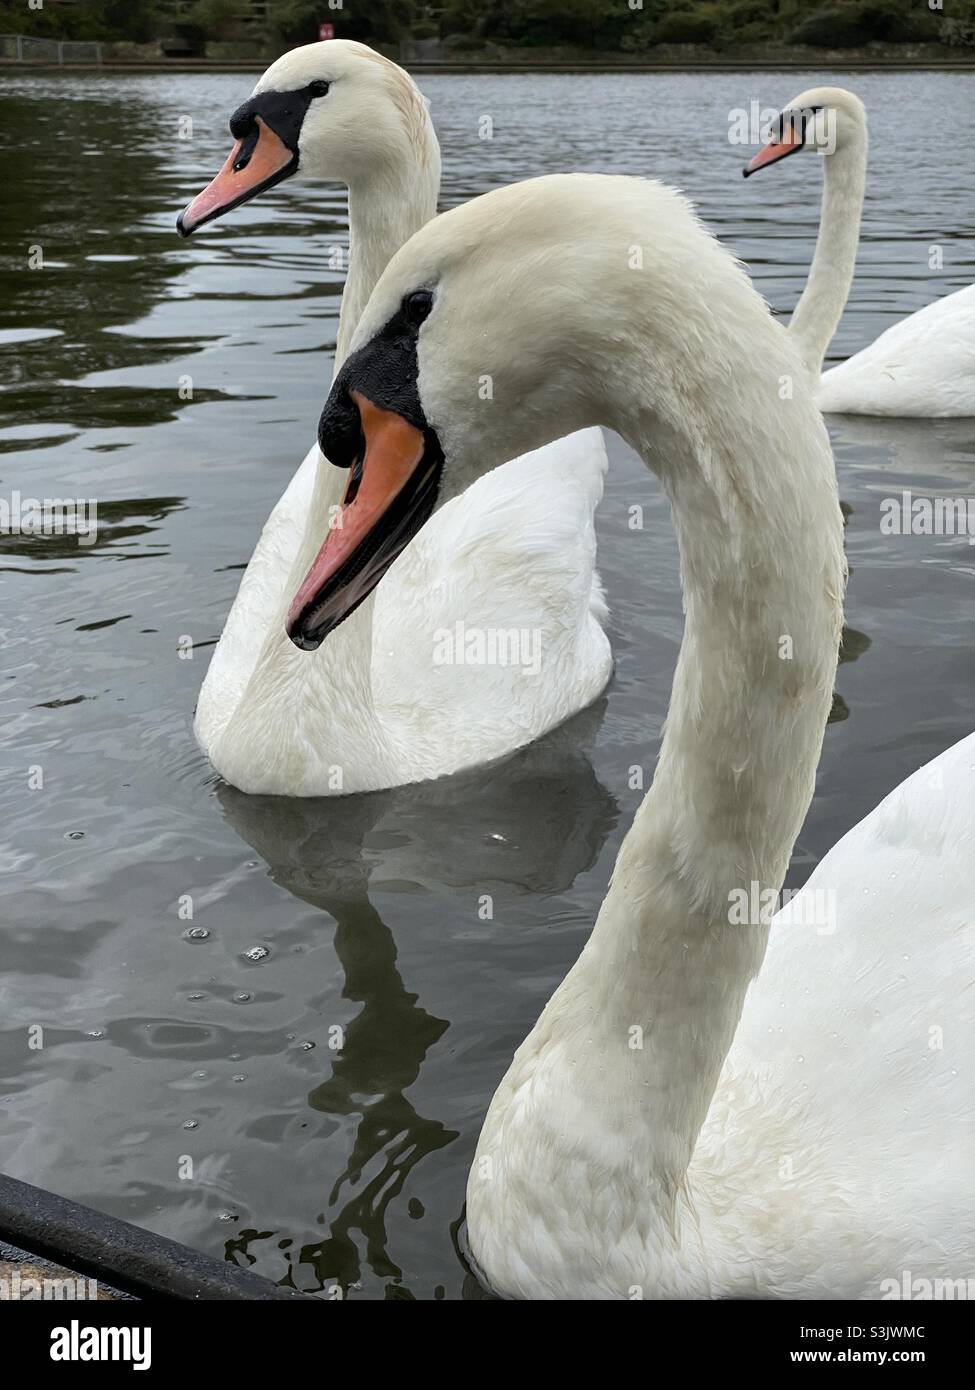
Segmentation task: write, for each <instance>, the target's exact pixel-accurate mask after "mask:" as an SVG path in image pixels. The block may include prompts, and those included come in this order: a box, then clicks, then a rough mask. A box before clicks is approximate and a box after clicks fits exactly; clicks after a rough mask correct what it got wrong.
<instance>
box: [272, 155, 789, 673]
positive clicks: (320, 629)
mask: <svg viewBox="0 0 975 1390" xmlns="http://www.w3.org/2000/svg"><path fill="white" fill-rule="evenodd" d="M723 298H724V299H725V301H726V307H727V309H728V318H729V321H731V322H734V323H736V326H737V324H740V323H741V322H742V315H743V314H744V315H751V317H752V319H755V318H757V320H758V327H759V333H760V334H761V333H764V332H765V331H766V328H767V330H768V333H775V334H776V335H777V337H778V338H781V337H783V335H782V334H781V330H779V329H776V326H775V325H774V324H773V323H772V320H771V318H770V317H769V316H768V314H767V310H766V309H765V306H764V305H763V304H762V302H761V301H760V300H759V298H758V296H757V295H755V293H754V291H753V290H752V289H751V287H750V285H749V283H748V281H747V277H745V276H744V274H743V272H742V271H741V270H740V268H739V267H738V266H736V264H735V262H734V261H733V259H732V258H731V257H730V256H729V255H728V253H727V252H725V251H724V250H722V249H721V248H720V246H719V245H718V243H717V242H716V241H715V240H714V238H712V237H711V236H710V235H709V234H707V233H706V232H705V231H704V230H703V229H702V228H701V226H700V224H699V223H698V221H697V218H696V217H695V216H694V214H693V212H692V211H691V209H690V207H689V205H688V204H687V203H686V201H685V200H684V199H683V198H682V197H681V196H680V195H679V194H677V193H675V192H673V191H672V190H670V189H667V188H664V187H663V186H661V185H660V184H656V183H652V182H645V181H642V180H638V179H628V178H618V177H612V176H606V175H593V174H568V175H565V174H563V175H549V176H546V177H544V178H539V179H531V180H528V181H525V182H523V183H519V184H512V185H508V186H507V187H504V188H499V189H495V190H494V191H492V192H491V193H487V194H484V195H483V196H481V197H479V198H475V199H472V200H471V201H470V202H468V203H465V204H463V205H462V206H460V207H457V208H454V209H452V210H451V211H449V212H447V213H444V214H442V215H441V216H440V217H438V218H435V219H433V221H432V222H429V223H427V224H426V226H424V227H422V228H421V229H420V231H418V232H417V233H416V234H415V235H414V236H413V237H412V238H411V239H410V240H409V241H408V242H407V243H406V245H405V246H403V247H402V248H401V249H400V250H399V251H398V252H397V253H396V255H395V256H394V257H393V258H392V260H391V261H390V263H389V265H388V266H387V268H386V270H385V271H384V273H383V275H382V276H381V278H380V280H379V282H378V284H377V286H376V288H375V289H374V291H373V294H372V297H371V299H370V300H369V303H368V305H367V306H366V309H365V312H364V314H363V316H362V318H361V319H360V322H359V324H358V326H357V328H356V332H355V336H354V338H353V340H352V344H351V351H350V354H349V356H348V357H347V358H346V360H345V362H344V364H343V366H342V368H341V370H340V371H339V373H338V375H337V376H336V378H335V381H334V383H333V386H332V390H331V392H330V394H329V397H328V400H327V401H326V404H325V408H324V410H323V412H322V416H321V421H320V427H319V443H320V445H321V448H322V451H323V453H324V454H325V457H326V458H328V459H329V460H330V461H331V462H332V463H333V464H334V465H337V466H339V467H345V468H348V469H349V470H350V477H349V485H348V490H347V493H346V499H345V502H344V504H343V507H342V509H341V511H340V513H339V515H338V517H337V518H336V524H335V525H334V526H333V528H332V529H331V530H330V532H329V533H328V535H327V536H326V539H325V542H324V544H323V546H322V548H321V550H320V551H319V554H318V556H317V557H316V559H315V561H314V563H313V565H312V567H311V569H310V571H309V573H308V575H307V576H306V578H305V581H304V583H303V584H302V586H301V589H300V591H299V593H298V594H297V596H296V598H295V600H294V602H293V603H292V605H291V609H290V612H289V616H288V632H289V635H290V637H291V639H292V641H293V642H295V644H296V645H298V646H299V647H304V648H314V647H316V646H318V645H319V643H320V642H321V641H322V640H323V639H324V637H325V636H326V635H327V634H328V632H329V631H331V630H332V629H333V628H334V627H336V626H337V625H338V624H339V623H340V622H342V621H343V619H344V618H345V617H347V616H348V614H349V613H350V612H351V611H352V610H353V608H354V607H355V606H356V605H357V604H358V603H359V602H361V601H362V598H363V597H364V596H365V595H366V593H368V592H369V590H371V589H372V588H373V587H374V586H375V585H376V584H377V583H378V582H379V581H380V579H381V578H382V575H383V574H384V573H385V571H386V570H387V569H388V568H389V566H390V565H391V564H392V562H393V560H395V558H396V557H397V555H399V554H400V552H401V551H402V550H403V549H404V547H405V546H406V545H407V544H408V543H409V541H410V540H411V538H412V537H413V536H414V535H415V534H416V533H417V531H418V530H419V529H420V527H421V526H423V525H424V523H425V522H426V521H427V519H428V518H429V517H430V515H431V514H432V513H433V512H434V511H435V510H436V509H437V508H438V507H440V506H442V505H443V504H444V503H445V502H446V501H448V500H449V499H450V498H452V497H454V496H456V495H457V494H459V493H460V492H463V491H464V490H466V489H467V488H468V487H469V486H470V485H471V484H472V483H473V482H475V481H476V479H477V478H478V477H480V476H481V475H483V474H485V473H487V472H489V471H490V470H491V469H493V468H495V467H497V466H498V465H500V464H503V463H504V462H505V461H506V460H508V459H512V458H516V457H518V456H520V455H522V454H525V453H528V452H529V451H531V450H532V449H535V448H538V447H540V446H541V445H543V444H546V443H548V442H550V441H551V440H554V439H557V438H559V437H561V436H563V435H566V434H570V433H572V432H573V431H575V430H579V429H583V428H585V427H587V426H591V425H597V424H605V425H608V426H610V427H612V428H616V429H619V430H620V431H621V433H624V434H625V435H627V436H628V437H630V438H631V439H636V438H638V437H639V438H642V437H644V435H645V432H646V431H645V429H644V418H645V416H646V415H648V414H649V415H650V416H652V417H653V418H654V420H657V419H661V420H662V421H663V424H664V426H665V427H669V428H681V427H682V426H683V424H684V420H685V419H686V412H687V402H688V400H691V399H697V400H700V399H701V398H702V396H703V395H704V394H705V393H707V392H708V391H712V392H713V391H714V390H715V389H721V388H720V387H715V385H714V384H713V382H712V381H711V380H710V379H709V376H710V377H713V375H714V369H713V365H712V366H711V367H708V365H707V359H708V358H709V353H708V352H707V351H706V349H707V348H708V347H712V337H713V336H714V335H717V336H718V337H719V339H720V329H719V328H716V327H715V311H716V310H718V309H720V306H721V301H722V299H723ZM743 299H744V301H745V302H743ZM709 335H711V336H709ZM762 341H763V343H764V340H762ZM734 350H735V344H734V342H733V341H731V342H729V343H723V342H720V341H719V342H718V347H717V348H716V349H714V350H713V351H712V352H711V353H710V361H711V363H712V364H713V362H714V360H715V358H716V357H721V356H722V355H724V356H725V357H726V354H727V353H728V352H729V351H734ZM763 350H764V346H763V348H761V349H758V351H760V352H761V351H763ZM772 350H774V344H772ZM692 381H694V382H695V383H697V384H698V389H697V394H696V395H695V393H694V388H692V387H691V386H690V382H692ZM682 416H683V418H682ZM646 428H648V429H649V428H652V426H650V425H648V426H647V427H646ZM552 500H553V506H554V505H557V499H554V498H553V499H552ZM512 524H513V525H517V524H518V523H517V517H512ZM474 563H476V557H475V559H474Z"/></svg>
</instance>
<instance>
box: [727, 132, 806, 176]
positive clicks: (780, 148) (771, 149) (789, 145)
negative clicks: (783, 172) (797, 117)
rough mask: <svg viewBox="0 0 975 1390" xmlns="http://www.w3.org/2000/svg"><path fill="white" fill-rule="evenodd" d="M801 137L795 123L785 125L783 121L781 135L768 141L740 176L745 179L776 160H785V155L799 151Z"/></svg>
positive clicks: (801, 142)
mask: <svg viewBox="0 0 975 1390" xmlns="http://www.w3.org/2000/svg"><path fill="white" fill-rule="evenodd" d="M802 145H803V137H802V133H801V130H800V129H799V128H798V125H797V122H796V121H790V122H788V123H786V122H785V121H783V128H782V134H781V135H780V136H778V137H777V138H776V139H774V140H770V141H769V142H768V144H767V145H763V146H762V148H761V149H760V150H759V151H758V153H757V154H756V155H753V156H752V158H751V159H750V160H749V161H748V163H747V164H746V165H745V167H744V169H742V171H741V172H742V174H743V175H744V176H745V178H746V179H747V178H748V177H749V175H750V174H755V173H757V172H758V170H759V169H764V168H765V166H766V164H774V163H775V162H776V160H779V159H785V157H786V155H787V154H795V152H796V150H801V149H802Z"/></svg>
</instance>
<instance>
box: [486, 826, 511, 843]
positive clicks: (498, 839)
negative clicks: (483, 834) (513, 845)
mask: <svg viewBox="0 0 975 1390" xmlns="http://www.w3.org/2000/svg"><path fill="white" fill-rule="evenodd" d="M487 838H488V839H489V840H492V841H493V842H494V843H495V844H496V845H506V844H507V843H508V839H507V836H505V835H501V834H499V833H498V831H497V830H492V831H491V833H490V834H489V835H488V837H487Z"/></svg>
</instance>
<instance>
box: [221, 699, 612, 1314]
mask: <svg viewBox="0 0 975 1390" xmlns="http://www.w3.org/2000/svg"><path fill="white" fill-rule="evenodd" d="M605 707H606V702H605V700H600V701H598V702H597V703H596V704H595V705H593V706H592V707H591V708H590V709H588V710H585V711H583V712H582V713H581V714H579V715H577V716H576V717H575V718H574V719H572V720H570V721H569V722H568V723H567V724H565V725H563V726H562V727H561V728H559V729H556V730H554V731H553V732H552V733H551V734H549V735H548V736H547V737H545V738H544V739H541V740H540V741H539V742H537V743H535V744H532V745H530V746H529V747H528V748H525V749H523V750H521V751H520V752H518V753H516V754H514V755H512V756H511V757H510V758H507V759H505V760H504V761H502V762H500V763H498V764H495V765H493V766H491V767H488V768H478V769H476V770H474V771H471V772H469V773H464V774H458V775H457V776H454V777H450V778H443V779H440V780H438V781H434V782H427V783H421V784H419V785H416V786H408V787H400V788H396V789H394V790H392V791H388V792H377V793H373V794H370V795H368V796H356V797H338V798H323V799H314V800H301V799H291V798H277V797H254V796H247V795H245V794H243V793H241V792H239V791H237V790H236V789H235V788H232V787H230V786H226V785H223V786H221V787H220V789H219V793H218V794H219V799H220V804H221V806H222V808H223V812H224V816H225V817H226V819H227V821H228V822H229V823H230V825H231V826H232V827H233V829H234V830H235V831H236V832H237V833H238V834H239V835H240V836H241V838H242V839H244V840H245V841H246V842H247V843H248V844H249V845H251V846H252V847H253V848H254V849H255V850H256V851H257V853H258V854H259V855H260V856H261V857H262V858H263V859H264V860H265V862H266V863H267V865H268V868H269V870H270V876H271V878H272V879H273V880H274V882H275V883H277V884H279V885H280V886H281V887H282V888H285V889H287V891H288V892H289V893H292V894H293V895H294V896H295V897H296V898H298V899H301V900H302V901H303V902H306V903H310V904H311V905H312V906H314V907H317V908H320V909H321V910H322V911H323V912H326V913H328V915H329V916H330V917H332V918H333V919H334V922H335V927H334V947H335V953H336V955H337V956H338V959H339V961H340V963H341V968H342V971H343V973H344V987H343V990H342V995H343V997H344V998H346V999H350V1000H353V1001H355V1002H356V1003H357V1004H359V1005H360V1006H361V1007H360V1008H359V1011H358V1013H357V1014H356V1015H355V1017H354V1018H353V1019H352V1021H351V1022H350V1023H349V1024H348V1025H347V1026H346V1027H345V1029H344V1038H343V1042H342V1047H341V1049H340V1050H338V1051H336V1052H335V1053H330V1054H329V1061H330V1071H329V1074H328V1075H325V1076H323V1077H322V1079H321V1081H320V1083H319V1084H318V1085H316V1086H315V1087H314V1088H313V1089H312V1090H311V1091H310V1093H309V1095H308V1104H309V1106H311V1108H312V1109H314V1110H316V1111H318V1112H321V1113H324V1114H327V1115H330V1116H334V1117H337V1118H347V1117H354V1130H353V1131H352V1133H353V1138H352V1142H351V1144H350V1145H349V1147H348V1152H347V1155H346V1158H345V1162H344V1166H343V1168H342V1170H341V1171H340V1172H334V1173H323V1174H322V1194H323V1205H324V1212H325V1216H324V1218H323V1223H324V1224H325V1225H326V1227H327V1232H328V1234H327V1235H326V1236H325V1237H324V1238H323V1239H322V1240H320V1241H318V1242H315V1243H306V1244H304V1245H302V1246H301V1247H299V1248H298V1249H297V1251H296V1252H292V1253H290V1254H289V1255H288V1259H289V1281H293V1282H294V1283H295V1284H296V1285H297V1286H298V1287H301V1288H304V1289H306V1290H307V1289H308V1288H309V1279H308V1273H307V1270H308V1268H309V1267H310V1269H311V1271H312V1272H313V1275H314V1285H313V1287H315V1288H318V1289H323V1288H326V1287H328V1286H329V1285H334V1284H335V1283H338V1284H341V1285H342V1286H343V1288H348V1287H349V1286H350V1285H354V1284H355V1283H357V1281H358V1280H359V1278H360V1277H361V1275H362V1273H363V1270H362V1264H361V1255H360V1246H361V1245H362V1244H364V1249H365V1261H366V1264H367V1265H368V1268H369V1270H371V1271H372V1273H373V1274H374V1275H375V1276H377V1277H379V1278H384V1279H391V1280H399V1279H401V1278H403V1277H404V1267H403V1261H404V1260H407V1259H408V1255H401V1256H400V1258H399V1259H397V1257H396V1255H395V1254H394V1253H391V1252H390V1250H389V1249H388V1235H387V1212H388V1211H389V1208H390V1206H391V1204H392V1203H394V1202H395V1201H396V1200H397V1199H398V1198H399V1197H400V1195H401V1193H402V1190H403V1186H404V1183H405V1182H406V1180H407V1178H408V1177H409V1175H410V1173H411V1172H412V1170H413V1169H414V1168H415V1167H416V1165H418V1164H419V1163H421V1162H422V1161H423V1160H424V1159H426V1158H427V1157H428V1156H429V1155H433V1154H436V1153H437V1152H438V1151H440V1150H442V1149H444V1148H446V1147H447V1146H448V1145H450V1144H452V1143H454V1142H455V1141H456V1140H457V1139H459V1138H462V1139H463V1142H464V1145H465V1149H466V1150H469V1153H472V1152H473V1148H474V1142H475V1140H476V1137H477V1136H476V1133H470V1134H467V1135H464V1136H461V1135H460V1133H459V1131H458V1130H456V1129H452V1128H449V1127H448V1126H446V1125H445V1124H443V1123H442V1122H441V1121H440V1120H439V1119H438V1118H436V1117H435V1116H426V1115H422V1114H420V1113H418V1112H417V1110H416V1108H415V1106H414V1104H413V1103H412V1102H411V1100H410V1099H409V1098H408V1097H407V1094H406V1093H407V1091H408V1090H409V1088H410V1087H411V1086H412V1085H413V1084H414V1083H415V1082H416V1080H417V1078H418V1077H419V1075H420V1071H421V1068H422V1066H423V1063H424V1060H425V1058H426V1057H427V1054H428V1053H429V1051H430V1049H431V1048H433V1046H434V1044H436V1043H437V1042H438V1041H439V1040H440V1039H441V1038H442V1037H443V1035H444V1033H445V1032H446V1031H447V1029H448V1027H449V1026H450V1024H449V1021H448V1020H446V1019H443V1018H440V1017H437V1016H436V1014H435V1013H434V1012H431V1011H430V1010H428V1009H427V1008H425V1007H424V1005H423V1003H422V1002H421V1000H420V999H419V997H418V996H417V994H415V993H413V992H412V991H411V990H410V988H409V981H408V980H404V978H403V975H402V974H401V972H400V969H399V967H398V964H397V947H396V939H395V934H394V933H395V930H396V923H395V922H391V921H388V920H384V919H383V917H382V916H381V915H380V912H379V911H378V910H377V908H376V906H375V904H374V903H373V902H372V900H371V893H372V892H374V891H375V890H377V889H379V890H382V889H384V888H389V887H392V886H395V885H397V884H400V885H409V886H410V887H411V888H412V889H413V891H415V892H421V893H424V894H427V893H429V894H431V895H433V896H432V897H431V912H432V913H433V914H434V915H436V914H438V913H441V912H444V911H445V909H446V903H445V902H444V895H443V887H444V886H445V885H446V886H447V887H448V888H450V889H452V890H455V891H454V892H453V893H452V894H451V900H452V901H456V890H458V889H460V890H463V889H464V888H469V889H470V890H471V899H472V901H476V899H477V897H478V895H480V894H483V893H485V892H489V891H490V890H491V888H492V887H494V888H495V889H496V890H498V891H504V890H507V891H508V892H510V893H513V894H515V895H519V894H524V895H528V896H532V897H534V896H537V895H551V894H558V893H562V892H565V891H567V890H568V889H570V888H571V887H572V885H573V883H574V882H575V880H576V878H577V877H578V875H579V874H582V873H584V872H586V871H587V870H588V869H590V868H592V866H593V865H594V864H595V862H596V860H597V858H598V857H599V854H600V851H601V850H602V847H603V845H604V843H605V841H606V839H607V837H608V836H609V835H610V833H611V832H612V830H613V828H614V826H615V825H616V822H617V819H618V814H619V812H618V807H617V804H616V801H615V799H614V798H613V796H612V795H611V794H610V793H609V792H608V791H607V789H606V788H605V787H604V786H603V785H602V783H601V782H600V781H599V779H598V778H597V776H596V774H595V772H594V770H593V766H592V761H591V758H590V753H589V748H590V747H591V744H592V741H593V739H594V737H595V734H596V732H597V730H598V728H599V726H600V724H601V722H602V719H603V715H604V713H605ZM438 893H439V899H438V896H437V895H438ZM387 915H388V914H387ZM324 926H325V924H323V927H324ZM499 930H504V929H503V928H499ZM492 945H493V946H494V947H495V949H497V945H498V943H497V942H493V943H492ZM503 983H504V981H503V980H502V984H503ZM509 984H510V981H509ZM509 993H510V991H509ZM461 1007H463V1000H461ZM529 1007H531V1005H530V1002H529ZM513 1022H514V1024H515V1026H517V1020H513ZM461 1084H462V1083H461ZM489 1098H490V1092H486V1093H485V1095H484V1096H483V1098H482V1099H483V1103H482V1105H480V1106H479V1107H478V1109H479V1113H483V1108H484V1107H486V1105H487V1102H488V1100H489ZM469 1153H467V1154H465V1162H464V1164H463V1165H462V1166H461V1171H462V1172H464V1171H466V1162H467V1161H469ZM287 1164H288V1158H287V1154H282V1155H281V1178H282V1181H283V1182H286V1181H287V1178H286V1174H287ZM463 1200H464V1190H463V1182H459V1183H458V1186H457V1192H456V1200H455V1202H454V1207H455V1210H456V1212H457V1213H458V1214H459V1213H460V1211H461V1209H462V1206H463ZM269 1224H271V1225H273V1224H274V1223H273V1220H272V1221H271V1222H270V1223H269ZM455 1228H456V1223H455V1227H454V1229H452V1231H451V1232H450V1233H449V1235H448V1234H447V1233H445V1239H447V1238H452V1237H453V1235H454V1234H455ZM356 1233H358V1234H359V1235H360V1236H361V1238H362V1239H361V1242H357V1240H356V1239H355V1236H356ZM267 1234H268V1233H267V1232H260V1233H258V1232H253V1233H246V1232H245V1233H242V1236H241V1238H240V1239H239V1240H234V1241H232V1242H229V1243H228V1247H227V1251H228V1255H232V1254H233V1253H235V1252H238V1251H239V1252H241V1254H243V1255H244V1256H245V1258H253V1256H250V1255H249V1251H248V1246H249V1245H250V1244H251V1243H252V1242H254V1241H255V1239H257V1238H260V1237H263V1236H266V1235H267ZM299 1265H300V1266H303V1267H304V1268H303V1269H302V1270H301V1271H299V1269H298V1268H297V1267H298V1266H299ZM409 1272H410V1271H409V1269H408V1268H407V1269H406V1270H405V1277H406V1278H408V1277H409ZM465 1292H466V1293H467V1294H469V1295H470V1296H472V1297H478V1296H480V1295H479V1292H478V1287H477V1286H476V1283H475V1281H474V1280H473V1277H472V1276H469V1277H468V1281H467V1286H466V1290H465Z"/></svg>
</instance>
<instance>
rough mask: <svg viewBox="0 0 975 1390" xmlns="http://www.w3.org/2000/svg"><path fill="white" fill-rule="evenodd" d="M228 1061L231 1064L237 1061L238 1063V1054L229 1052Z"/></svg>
mask: <svg viewBox="0 0 975 1390" xmlns="http://www.w3.org/2000/svg"><path fill="white" fill-rule="evenodd" d="M229 1060H230V1061H231V1062H239V1061H240V1053H239V1052H231V1054H230V1059H229Z"/></svg>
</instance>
